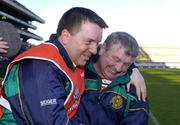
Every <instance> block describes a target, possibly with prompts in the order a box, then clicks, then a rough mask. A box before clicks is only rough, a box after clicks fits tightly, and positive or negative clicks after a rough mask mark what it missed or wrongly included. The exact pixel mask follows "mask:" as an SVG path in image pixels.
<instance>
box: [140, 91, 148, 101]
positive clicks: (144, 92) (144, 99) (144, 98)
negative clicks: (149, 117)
mask: <svg viewBox="0 0 180 125" xmlns="http://www.w3.org/2000/svg"><path fill="white" fill-rule="evenodd" d="M141 91H142V100H143V101H144V102H145V101H146V98H147V91H146V88H143V90H141Z"/></svg>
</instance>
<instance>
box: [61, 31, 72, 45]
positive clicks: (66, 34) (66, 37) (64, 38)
mask: <svg viewBox="0 0 180 125" xmlns="http://www.w3.org/2000/svg"><path fill="white" fill-rule="evenodd" d="M70 36H71V34H70V33H69V31H68V30H67V29H63V31H62V33H61V40H60V41H61V42H62V43H63V44H64V45H66V44H67V43H68V42H69V39H70Z"/></svg>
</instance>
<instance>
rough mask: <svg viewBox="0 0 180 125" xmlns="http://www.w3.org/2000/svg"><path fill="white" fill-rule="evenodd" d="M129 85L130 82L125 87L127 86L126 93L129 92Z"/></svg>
mask: <svg viewBox="0 0 180 125" xmlns="http://www.w3.org/2000/svg"><path fill="white" fill-rule="evenodd" d="M130 85H131V82H129V83H128V84H127V85H126V86H127V92H129V90H130Z"/></svg>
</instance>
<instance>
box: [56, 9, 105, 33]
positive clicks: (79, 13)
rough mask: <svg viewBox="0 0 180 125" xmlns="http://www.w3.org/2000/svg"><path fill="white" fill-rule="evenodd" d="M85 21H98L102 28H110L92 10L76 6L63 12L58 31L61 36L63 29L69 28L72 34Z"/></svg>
mask: <svg viewBox="0 0 180 125" xmlns="http://www.w3.org/2000/svg"><path fill="white" fill-rule="evenodd" d="M83 21H90V22H93V23H96V24H97V25H99V26H100V27H101V28H108V25H107V24H106V23H105V21H104V20H103V19H102V18H101V17H100V16H98V15H97V14H96V13H95V12H93V11H92V10H90V9H87V8H83V7H74V8H71V9H70V10H68V11H67V12H65V13H64V14H63V16H62V17H61V19H60V21H59V24H58V28H57V32H56V33H57V35H58V36H60V35H61V32H62V30H63V29H67V30H68V31H69V32H70V33H71V34H72V33H74V32H75V31H78V30H79V29H80V27H81V24H82V22H83Z"/></svg>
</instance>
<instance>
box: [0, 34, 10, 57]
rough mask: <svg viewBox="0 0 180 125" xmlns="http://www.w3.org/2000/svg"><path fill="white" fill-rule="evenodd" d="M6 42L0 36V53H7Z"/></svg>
mask: <svg viewBox="0 0 180 125" xmlns="http://www.w3.org/2000/svg"><path fill="white" fill-rule="evenodd" d="M8 48H9V47H8V43H7V42H5V41H3V38H2V37H0V53H1V54H3V53H7V49H8Z"/></svg>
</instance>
